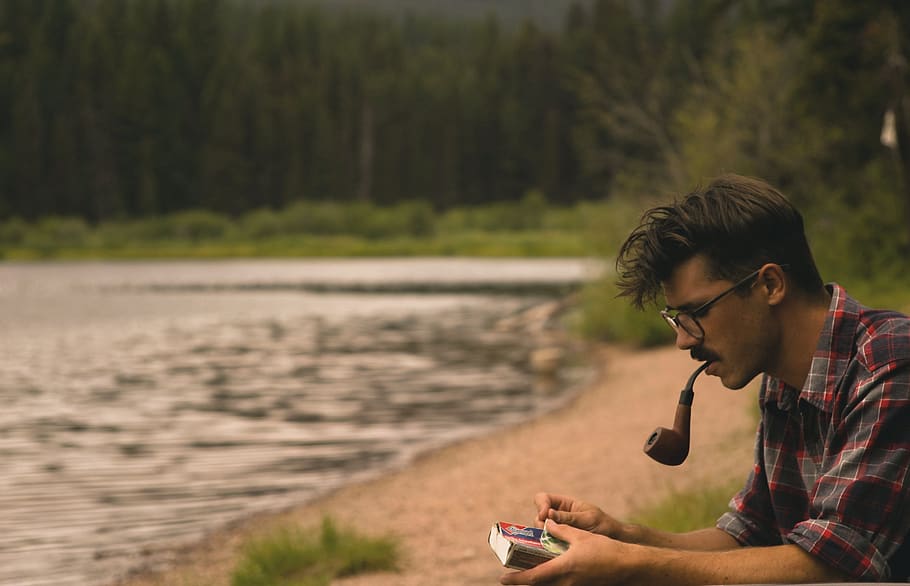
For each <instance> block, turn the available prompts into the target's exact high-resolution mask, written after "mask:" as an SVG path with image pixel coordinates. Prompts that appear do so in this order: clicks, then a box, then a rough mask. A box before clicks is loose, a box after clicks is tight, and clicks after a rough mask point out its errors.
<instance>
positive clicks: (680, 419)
mask: <svg viewBox="0 0 910 586" xmlns="http://www.w3.org/2000/svg"><path fill="white" fill-rule="evenodd" d="M709 364H711V363H710V362H705V363H704V364H702V365H701V366H699V367H698V368H697V369H696V370H695V372H693V373H692V376H690V377H689V382H687V383H686V388H684V389H683V390H682V391H681V392H680V393H679V404H678V405H676V418H675V419H674V420H673V429H667V428H666V427H658V428H657V429H655V430H654V433H652V434H651V435H650V436H649V437H648V441H647V442H645V448H644V450H645V453H646V454H648V455H649V456H651V457H652V458H654V459H655V460H657V461H658V462H660V463H661V464H666V465H667V466H679V465H680V464H682V463H683V462H685V461H686V457H687V456H688V455H689V424H690V423H691V421H692V400H693V399H694V398H695V392H694V391H693V390H692V386H693V385H694V384H695V378H696V377H697V376H698V375H700V374H701V373H702V371H704V370H705V369H706V368H708V365H709Z"/></svg>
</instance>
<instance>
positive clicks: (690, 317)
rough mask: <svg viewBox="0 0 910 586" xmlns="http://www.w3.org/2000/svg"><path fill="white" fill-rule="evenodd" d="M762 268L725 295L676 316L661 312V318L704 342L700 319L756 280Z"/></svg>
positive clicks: (665, 310) (666, 310)
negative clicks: (731, 294) (726, 298)
mask: <svg viewBox="0 0 910 586" xmlns="http://www.w3.org/2000/svg"><path fill="white" fill-rule="evenodd" d="M762 268H764V267H761V268H759V269H757V270H755V271H753V272H751V273H749V274H748V275H746V277H745V278H743V280H741V281H739V282H737V283H736V284H734V285H733V286H732V287H730V288H729V289H727V290H726V291H724V292H723V293H721V294H719V295H717V296H715V297H713V298H712V299H710V300H709V301H707V302H705V303H702V304H701V305H699V306H698V307H696V308H695V309H691V310H681V311H677V312H676V313H675V314H672V313H670V310H669V308H668V309H664V310H661V312H660V316H661V317H662V318H664V320H666V322H667V323H668V324H670V327H671V328H673V330H674V331H677V330H679V329H680V328H682V329H683V330H684V331H685V332H686V333H687V334H689V335H690V336H692V337H693V338H695V339H696V340H702V339H703V338H704V337H705V330H704V329H703V328H702V327H701V324H700V323H698V318H699V317H704V316H705V314H707V313H708V310H709V309H711V306H712V305H714V304H715V303H717V302H718V301H720V300H721V299H723V298H724V297H726V296H727V295H729V294H730V293H732V292H733V291H736V290H737V289H739V288H740V287H742V286H743V285H745V284H746V283H748V282H749V281H750V280H752V279H754V278H755V277H756V276H757V275H758V273H760V272H761V270H762Z"/></svg>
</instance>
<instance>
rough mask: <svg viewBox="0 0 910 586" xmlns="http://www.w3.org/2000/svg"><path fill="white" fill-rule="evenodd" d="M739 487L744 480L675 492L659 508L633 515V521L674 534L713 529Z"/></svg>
mask: <svg viewBox="0 0 910 586" xmlns="http://www.w3.org/2000/svg"><path fill="white" fill-rule="evenodd" d="M740 488H742V482H741V480H732V481H729V482H725V483H721V484H718V485H716V486H707V487H705V486H699V487H697V488H694V489H691V490H688V491H684V492H675V493H673V494H671V495H669V496H668V497H667V498H666V499H664V500H663V501H662V502H660V503H658V504H657V505H656V506H654V507H651V508H649V509H647V510H644V511H641V512H639V513H637V514H635V515H633V522H634V523H638V524H640V525H645V526H647V527H653V528H655V529H661V530H663V531H670V532H674V533H676V532H679V533H682V532H686V531H695V530H697V529H704V528H706V527H713V526H714V523H715V522H716V521H717V519H718V518H719V517H720V516H721V515H722V514H723V513H725V512H726V511H727V507H728V503H729V502H730V498H731V497H732V496H733V495H734V494H736V492H737V491H739V489H740Z"/></svg>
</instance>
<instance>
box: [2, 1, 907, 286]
mask: <svg viewBox="0 0 910 586" xmlns="http://www.w3.org/2000/svg"><path fill="white" fill-rule="evenodd" d="M320 4H322V3H313V2H302V1H301V2H295V1H293V0H281V1H277V0H276V1H264V0H260V1H256V2H252V1H241V0H2V1H0V78H2V79H3V80H4V81H3V83H2V84H0V245H3V244H4V242H5V243H6V244H9V243H11V242H13V241H15V239H16V238H20V237H21V234H22V233H23V230H22V229H21V228H22V226H28V225H31V224H33V223H37V222H40V221H43V220H46V219H48V218H68V219H72V220H75V221H78V222H82V223H83V224H84V225H85V226H89V227H94V226H99V225H104V224H105V223H110V222H127V221H134V220H139V219H143V218H162V217H169V216H172V215H174V214H181V213H184V214H185V213H203V212H205V213H210V214H217V215H219V217H224V218H229V219H237V218H241V217H244V216H245V215H249V214H253V213H259V214H262V213H269V212H280V211H281V210H286V209H289V208H293V207H294V206H297V208H296V209H303V208H301V207H300V206H311V207H312V206H317V207H318V206H319V205H330V204H331V205H355V206H357V205H359V206H366V207H364V208H362V209H369V210H374V211H375V210H381V209H384V208H389V207H394V206H410V208H408V209H411V208H414V207H415V206H416V208H415V209H418V210H421V213H423V214H424V215H426V214H436V215H438V214H444V213H447V212H451V211H452V210H459V209H469V208H471V207H472V206H490V205H506V204H514V203H516V202H521V201H525V202H527V201H528V199H529V197H530V199H531V201H532V202H535V201H540V200H542V201H543V202H544V204H545V205H547V206H553V207H555V208H560V207H562V208H567V207H572V206H575V207H577V206H579V205H583V204H584V203H585V202H595V201H596V202H610V201H620V200H630V199H631V200H635V201H640V200H642V199H646V198H649V197H656V196H665V195H666V194H673V193H680V192H683V191H685V190H686V189H688V188H690V187H692V186H693V185H694V184H696V183H698V182H699V181H702V180H704V179H706V178H708V177H710V176H712V175H715V174H717V173H720V172H725V171H735V172H739V173H743V174H751V175H757V176H761V177H763V178H765V179H767V180H769V181H770V182H772V183H774V184H776V185H777V186H779V187H780V188H781V189H782V190H783V191H784V192H785V193H787V194H788V195H789V196H790V197H791V198H792V199H794V200H795V201H796V202H797V204H798V205H799V206H800V207H801V208H802V209H803V210H804V212H806V214H807V216H809V217H810V218H811V221H810V231H811V232H813V234H814V235H815V237H816V239H817V240H818V241H819V242H820V243H821V244H822V246H821V248H822V249H823V250H822V252H821V253H820V256H822V257H823V258H822V259H820V260H822V261H823V262H824V261H825V260H826V259H832V260H831V262H834V261H836V262H837V263H838V264H839V265H841V268H843V269H844V270H845V271H850V272H851V274H858V275H861V276H870V277H876V278H878V279H888V278H892V277H894V276H895V275H902V274H905V273H907V272H908V271H907V270H906V269H907V260H906V259H907V255H908V253H910V188H908V180H910V131H908V130H910V122H908V113H910V96H908V95H907V85H908V66H907V57H908V54H910V53H908V51H910V49H908V41H910V36H908V31H910V3H907V2H903V1H902V0H874V1H864V2H855V1H853V0H690V1H682V0H679V1H676V2H667V1H657V0H588V1H585V2H573V3H568V2H567V3H565V4H566V6H567V8H566V10H565V13H564V15H563V17H562V19H561V23H562V24H561V25H558V26H544V25H541V24H540V23H535V22H533V21H531V20H527V21H525V22H523V23H515V22H513V23H511V24H509V25H506V24H504V23H503V22H501V20H500V19H499V18H498V17H497V16H496V14H495V13H493V12H490V13H489V14H488V15H487V16H486V17H482V18H481V17H477V18H455V17H453V16H452V14H448V15H443V14H432V13H428V12H426V11H421V12H414V11H410V12H408V11H404V12H398V13H393V12H391V11H389V10H383V11H379V10H377V11H369V10H365V9H359V10H329V9H326V8H325V7H324V6H321V5H320ZM361 4H362V3H361ZM500 4H502V2H500ZM16 227H19V229H15V228H16Z"/></svg>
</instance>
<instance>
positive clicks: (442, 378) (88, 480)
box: [0, 259, 591, 585]
mask: <svg viewBox="0 0 910 586" xmlns="http://www.w3.org/2000/svg"><path fill="white" fill-rule="evenodd" d="M590 274H591V267H590V266H589V265H587V263H584V262H582V261H576V260H550V261H511V260H509V261H505V260H494V261H485V260H464V259H447V260H437V259H410V260H388V259H386V260H371V261H360V260H350V261H339V260H335V261H237V262H156V263H71V264H67V263H60V264H56V263H50V264H0V331H2V332H3V335H2V337H0V400H2V404H3V405H4V409H3V411H2V412H0V506H2V510H3V515H2V517H0V584H16V585H27V584H33V585H44V584H48V585H49V584H54V585H68V584H79V585H86V584H105V583H109V582H110V581H112V580H113V579H115V578H117V577H118V576H122V575H123V574H124V573H125V572H127V571H128V570H129V569H130V568H135V567H137V566H138V565H148V564H152V565H154V564H155V563H160V562H163V561H166V560H167V559H168V552H169V551H170V549H171V548H172V547H173V546H174V545H175V543H180V542H184V541H186V542H190V541H193V540H196V539H199V538H200V537H202V536H203V535H204V534H205V533H206V532H207V531H210V530H212V529H214V528H217V527H219V526H222V525H224V524H226V523H228V522H230V521H232V520H236V519H238V518H242V517H244V516H246V515H248V514H251V513H255V512H260V511H267V510H274V509H279V508H283V507H287V506H290V505H292V504H298V503H301V502H304V501H306V500H308V499H311V498H314V497H315V496H318V495H319V494H322V493H324V492H325V491H326V490H329V489H331V488H333V487H337V486H338V485H340V484H342V483H346V482H352V481H355V480H358V479H361V478H364V477H365V476H367V475H371V474H375V473H377V471H381V470H384V469H388V468H390V467H395V466H400V465H401V464H403V463H405V462H407V461H408V460H409V459H410V458H412V457H413V456H414V454H416V453H417V452H419V451H421V450H425V449H428V448H430V447H433V446H438V445H441V444H443V443H445V442H450V441H452V440H454V439H456V438H460V437H464V436H466V435H470V434H475V433H479V432H482V431H484V430H488V429H491V428H493V427H495V426H498V425H502V424H504V423H508V422H511V421H516V420H520V419H522V418H525V417H527V416H529V415H530V414H533V413H535V412H539V411H540V410H543V409H547V408H549V407H550V406H552V404H554V402H557V401H559V400H560V393H561V392H564V390H565V389H567V388H569V387H570V384H569V382H568V381H563V383H562V384H559V385H557V387H556V390H555V391H554V390H552V389H543V388H542V387H541V386H540V385H539V384H537V383H536V382H535V378H534V376H533V374H532V373H531V371H530V369H529V367H528V356H529V352H531V351H532V350H533V349H534V347H535V345H538V344H540V343H543V342H542V341H541V339H540V336H541V335H543V333H540V332H538V333H537V334H533V333H532V332H530V331H528V330H527V326H523V325H521V324H520V323H519V324H518V325H516V324H514V323H513V324H512V327H503V324H504V323H508V320H506V321H505V322H504V321H503V318H507V317H509V316H514V315H516V314H520V312H521V311H522V310H524V309H526V308H528V307H530V306H533V305H535V304H539V303H540V302H542V301H545V300H546V298H547V297H546V296H547V295H553V292H554V291H557V290H559V288H560V287H567V286H570V285H572V284H574V283H578V282H579V281H580V280H583V279H585V278H587V277H588V276H590ZM497 287H500V288H505V289H506V290H509V291H514V290H521V291H523V293H524V294H523V295H515V294H498V295H492V294H489V293H490V292H491V291H494V290H495V289H496V288H497ZM428 289H435V290H437V291H438V292H437V293H436V294H432V295H428V294H415V293H413V292H411V291H414V290H428ZM373 290H381V291H384V292H383V293H372V292H369V291H373ZM313 291H322V292H313ZM351 291H361V292H359V293H352V292H351ZM478 292H483V294H481V293H478ZM513 321H514V320H513ZM497 324H498V325H497ZM522 328H524V329H522ZM544 333H545V332H544Z"/></svg>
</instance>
